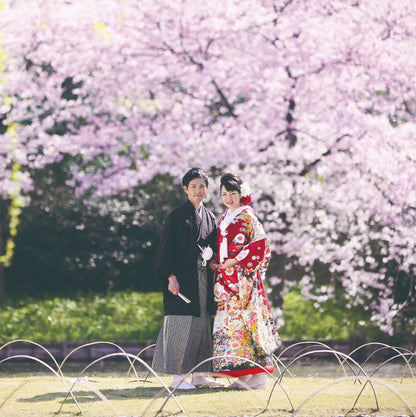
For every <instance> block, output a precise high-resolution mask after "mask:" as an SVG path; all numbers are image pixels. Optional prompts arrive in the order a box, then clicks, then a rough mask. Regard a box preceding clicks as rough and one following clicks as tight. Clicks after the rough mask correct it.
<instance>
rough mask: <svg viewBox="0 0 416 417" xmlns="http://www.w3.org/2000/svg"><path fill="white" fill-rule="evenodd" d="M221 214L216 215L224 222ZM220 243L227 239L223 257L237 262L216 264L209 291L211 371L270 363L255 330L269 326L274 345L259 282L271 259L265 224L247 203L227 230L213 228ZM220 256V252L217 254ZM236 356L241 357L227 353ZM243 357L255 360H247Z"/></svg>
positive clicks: (274, 335) (273, 332)
mask: <svg viewBox="0 0 416 417" xmlns="http://www.w3.org/2000/svg"><path fill="white" fill-rule="evenodd" d="M224 217H225V214H224V216H223V217H222V218H221V220H220V225H221V222H222V221H223V219H224ZM217 239H218V242H217V243H218V245H217V247H218V248H220V246H221V242H222V239H227V251H228V256H227V258H226V259H228V258H235V259H236V260H237V261H238V264H237V265H235V266H234V267H233V268H229V269H227V270H224V269H220V270H219V272H218V273H217V275H216V278H215V285H214V295H215V299H216V301H217V304H218V307H217V313H216V316H215V319H214V334H213V356H220V358H217V359H214V361H213V368H214V371H215V372H227V371H237V370H244V369H247V373H251V372H250V368H251V370H252V369H253V368H256V367H257V366H258V365H261V366H271V365H272V364H273V360H272V356H271V353H272V352H268V353H267V354H265V352H264V351H263V350H262V349H259V343H258V342H259V338H260V334H259V329H260V330H261V329H262V328H264V326H267V327H268V329H271V334H270V333H269V337H268V339H273V340H269V341H270V342H272V345H273V344H274V345H276V346H278V345H279V344H280V339H279V335H278V332H277V330H276V328H275V326H274V323H273V320H272V314H271V310H270V306H269V303H268V300H267V296H266V292H265V289H264V285H263V279H264V275H265V271H266V269H267V266H268V264H269V261H270V247H269V244H268V240H267V237H266V234H265V232H264V229H263V227H262V225H261V224H260V222H259V221H258V219H257V217H256V216H255V215H254V212H253V210H252V209H251V207H248V206H246V207H244V209H243V210H242V211H241V212H240V213H239V214H237V216H236V217H235V218H234V219H233V221H232V222H231V223H230V224H229V225H228V227H227V229H226V233H221V230H220V227H219V229H218V233H217ZM217 256H218V258H220V254H219V253H218V254H217ZM226 356H239V357H242V358H244V359H238V358H228V357H226ZM246 359H248V360H250V361H253V362H255V363H251V362H247V361H246Z"/></svg>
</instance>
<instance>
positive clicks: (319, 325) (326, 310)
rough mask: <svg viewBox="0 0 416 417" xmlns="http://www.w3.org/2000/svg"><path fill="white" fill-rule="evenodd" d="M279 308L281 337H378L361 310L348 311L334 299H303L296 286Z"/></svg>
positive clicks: (379, 335) (344, 338)
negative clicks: (281, 315) (322, 301)
mask: <svg viewBox="0 0 416 417" xmlns="http://www.w3.org/2000/svg"><path fill="white" fill-rule="evenodd" d="M283 310H284V314H283V318H284V322H285V323H284V325H283V326H282V327H281V328H280V329H279V333H280V335H281V337H282V338H283V339H304V340H306V339H310V340H329V339H332V340H349V339H353V340H369V339H372V340H375V339H380V338H381V337H382V334H381V332H380V331H379V330H378V329H377V328H376V327H375V326H374V325H372V324H371V322H370V321H369V314H368V313H366V312H365V311H361V310H360V309H353V310H348V309H347V308H345V307H344V305H343V304H342V302H340V301H339V300H334V299H330V300H328V301H326V302H325V303H321V304H320V305H317V304H316V303H315V302H314V301H313V300H305V298H304V296H303V295H302V294H301V292H300V287H299V286H295V287H293V288H292V289H291V290H290V291H289V292H288V293H287V294H285V296H284V304H283Z"/></svg>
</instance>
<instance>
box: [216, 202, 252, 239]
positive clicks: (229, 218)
mask: <svg viewBox="0 0 416 417" xmlns="http://www.w3.org/2000/svg"><path fill="white" fill-rule="evenodd" d="M245 208H248V206H240V207H238V208H236V209H235V210H234V211H230V210H227V212H226V213H225V216H224V218H223V219H222V221H221V223H220V230H221V234H222V235H223V236H226V235H227V232H226V229H227V227H228V226H229V225H230V224H231V223H232V222H233V220H234V219H235V218H236V217H237V216H238V215H239V214H240V213H241V212H242V211H243V210H244V209H245Z"/></svg>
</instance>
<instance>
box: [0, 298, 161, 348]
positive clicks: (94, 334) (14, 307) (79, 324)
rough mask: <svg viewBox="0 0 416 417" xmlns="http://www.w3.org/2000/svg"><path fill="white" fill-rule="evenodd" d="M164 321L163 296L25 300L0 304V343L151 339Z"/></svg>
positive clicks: (154, 337)
mask: <svg viewBox="0 0 416 417" xmlns="http://www.w3.org/2000/svg"><path fill="white" fill-rule="evenodd" d="M162 317H163V308H162V294H161V293H138V292H117V293H113V294H108V295H102V296H99V295H79V296H78V297H76V298H57V297H56V298H52V299H47V300H36V299H31V298H28V299H25V300H22V301H20V302H8V303H6V304H4V305H3V306H2V310H1V311H0V342H6V341H9V340H13V339H19V338H24V339H31V340H34V341H37V342H56V341H64V340H80V341H92V340H109V341H114V340H137V341H144V340H154V339H156V336H157V333H158V331H159V328H160V326H161V323H162Z"/></svg>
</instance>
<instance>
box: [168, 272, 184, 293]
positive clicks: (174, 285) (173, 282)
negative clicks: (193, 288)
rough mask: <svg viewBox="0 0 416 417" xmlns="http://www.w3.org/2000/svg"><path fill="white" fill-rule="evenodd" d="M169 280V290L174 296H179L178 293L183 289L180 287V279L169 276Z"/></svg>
mask: <svg viewBox="0 0 416 417" xmlns="http://www.w3.org/2000/svg"><path fill="white" fill-rule="evenodd" d="M168 280H169V284H168V290H169V291H170V292H171V293H172V294H173V295H178V292H179V291H180V289H181V287H180V286H179V282H178V279H177V278H176V275H169V277H168Z"/></svg>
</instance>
